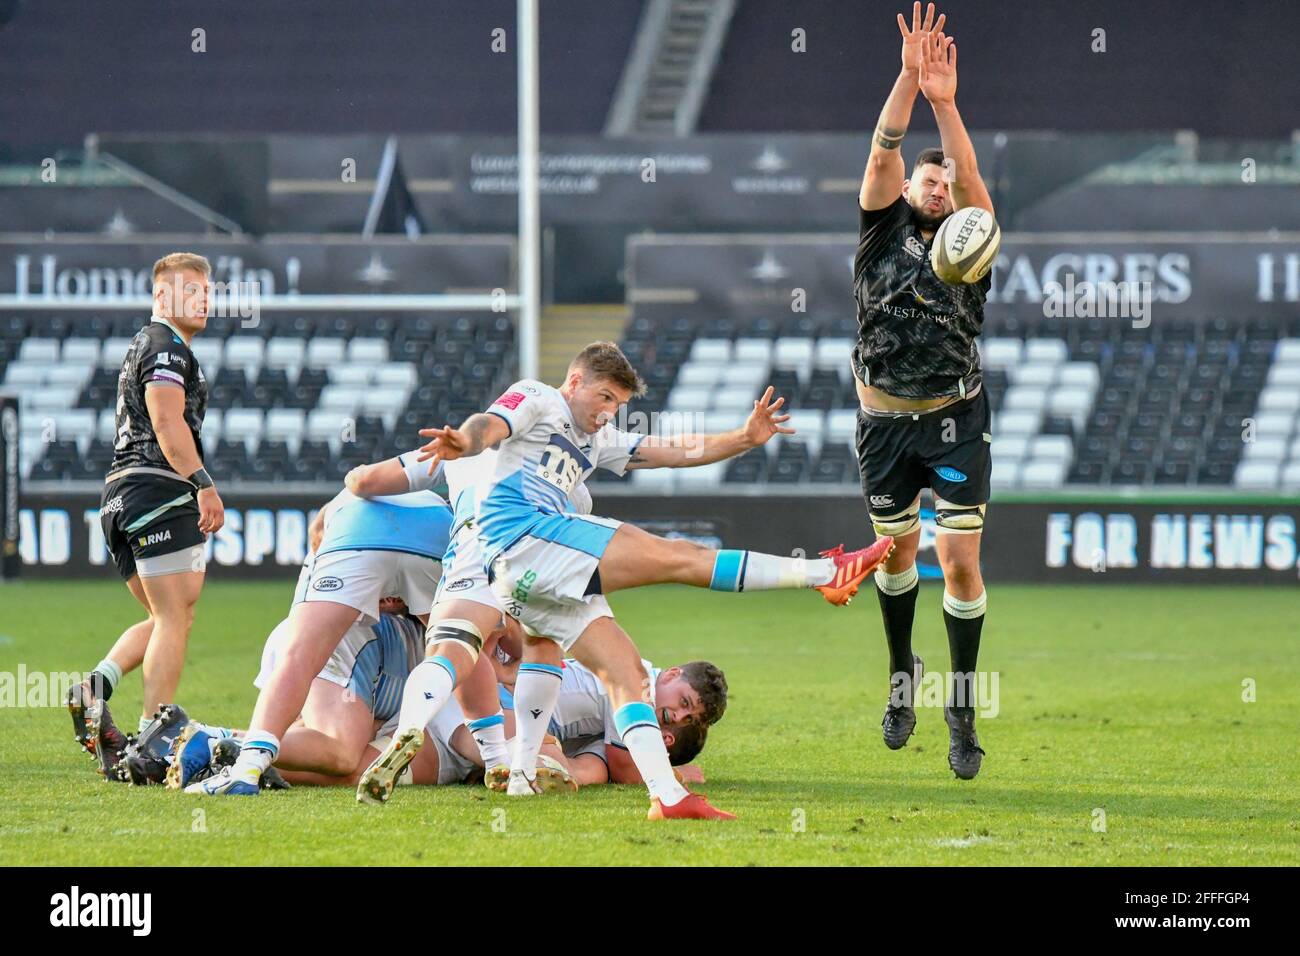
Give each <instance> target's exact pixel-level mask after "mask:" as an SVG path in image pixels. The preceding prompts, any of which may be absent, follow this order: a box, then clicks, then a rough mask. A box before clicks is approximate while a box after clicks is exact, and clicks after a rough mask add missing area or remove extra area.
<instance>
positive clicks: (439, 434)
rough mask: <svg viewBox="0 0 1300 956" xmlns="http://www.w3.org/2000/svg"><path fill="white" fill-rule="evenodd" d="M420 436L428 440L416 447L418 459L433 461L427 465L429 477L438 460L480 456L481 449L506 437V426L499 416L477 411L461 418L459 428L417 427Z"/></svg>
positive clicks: (507, 431) (506, 423)
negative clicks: (465, 417)
mask: <svg viewBox="0 0 1300 956" xmlns="http://www.w3.org/2000/svg"><path fill="white" fill-rule="evenodd" d="M420 434H421V435H422V436H423V437H425V438H428V439H429V443H428V444H427V445H421V446H420V457H419V460H420V461H429V460H430V459H432V460H433V461H432V464H431V465H430V466H429V471H430V473H431V474H432V472H433V469H434V468H435V467H437V464H438V462H440V461H455V460H456V459H457V458H473V457H474V456H475V455H479V454H482V452H483V449H485V448H491V447H492V446H493V445H495V444H496V443H497V442H499V441H503V440H504V439H506V438H509V437H510V425H509V423H508V422H507V421H506V420H505V419H504V418H502V417H501V416H499V415H495V414H493V413H491V412H479V413H478V414H477V415H471V416H470V417H469V418H467V419H465V423H464V424H463V425H461V426H460V428H452V427H451V426H450V425H448V426H447V427H446V428H421V429H420Z"/></svg>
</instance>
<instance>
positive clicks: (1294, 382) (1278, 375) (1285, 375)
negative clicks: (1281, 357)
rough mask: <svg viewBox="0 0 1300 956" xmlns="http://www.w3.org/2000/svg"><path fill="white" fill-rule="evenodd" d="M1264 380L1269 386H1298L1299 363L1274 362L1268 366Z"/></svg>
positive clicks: (1295, 387)
mask: <svg viewBox="0 0 1300 956" xmlns="http://www.w3.org/2000/svg"><path fill="white" fill-rule="evenodd" d="M1265 381H1266V382H1267V383H1268V385H1269V387H1270V388H1271V387H1279V388H1291V389H1297V388H1300V364H1295V365H1281V364H1274V365H1273V366H1272V367H1270V368H1269V370H1268V378H1267V379H1266V380H1265Z"/></svg>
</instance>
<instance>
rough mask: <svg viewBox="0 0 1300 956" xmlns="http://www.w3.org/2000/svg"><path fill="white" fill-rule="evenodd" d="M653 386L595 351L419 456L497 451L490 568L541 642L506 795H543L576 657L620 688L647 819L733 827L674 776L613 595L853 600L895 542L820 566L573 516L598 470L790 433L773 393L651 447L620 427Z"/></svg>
mask: <svg viewBox="0 0 1300 956" xmlns="http://www.w3.org/2000/svg"><path fill="white" fill-rule="evenodd" d="M643 390H644V383H643V382H642V380H641V378H640V376H639V375H638V374H637V372H636V370H635V369H634V368H633V367H632V365H631V363H629V362H628V360H627V358H626V356H624V355H623V353H622V351H621V350H620V349H619V348H618V346H617V345H615V344H613V343H612V342H597V343H594V344H592V345H589V346H587V348H585V349H584V350H583V351H582V352H581V353H579V355H578V356H577V357H576V358H575V359H574V361H573V363H572V364H571V365H570V366H569V370H568V373H567V375H566V377H565V381H564V385H563V386H562V387H561V388H559V389H555V388H552V387H550V386H549V385H546V384H544V383H542V382H539V381H534V380H523V381H520V382H517V383H515V384H514V385H512V386H510V388H508V389H507V390H506V392H505V393H504V394H503V395H502V396H501V397H500V398H498V399H497V400H496V401H495V402H494V403H493V404H492V405H491V407H490V408H489V409H488V410H487V411H486V412H484V413H480V414H476V415H472V416H470V417H469V418H468V419H467V420H466V421H465V423H464V424H463V425H461V426H460V427H459V428H452V427H445V428H432V429H424V430H422V431H421V432H420V434H421V435H424V436H426V437H428V438H430V441H429V443H428V444H427V445H425V446H424V447H423V448H422V449H421V457H423V458H426V459H430V460H432V461H433V462H434V463H435V464H436V463H437V462H451V461H456V460H459V459H464V458H473V457H475V456H478V455H480V454H482V453H483V452H484V451H485V450H486V449H488V448H490V447H492V446H499V450H498V452H497V456H496V463H495V468H494V470H493V474H492V478H491V481H490V482H489V483H487V484H485V485H484V484H481V485H480V486H479V487H478V488H477V495H476V496H477V511H476V514H475V520H476V526H477V530H478V533H479V538H480V541H481V544H482V546H483V551H484V555H483V557H484V567H485V570H486V571H487V573H488V576H489V579H490V581H491V583H492V588H493V591H494V593H495V595H496V597H497V599H498V601H499V602H500V603H501V606H502V608H503V609H504V610H505V611H506V613H508V614H510V615H511V616H512V617H515V618H516V619H518V620H519V621H520V622H521V623H522V624H523V625H524V628H525V631H526V632H527V634H528V640H527V641H526V643H525V645H524V662H523V664H522V665H521V667H520V675H519V680H518V683H517V693H516V695H515V702H516V705H515V716H516V719H517V720H518V721H519V731H518V735H517V740H516V746H515V750H514V753H513V757H512V761H511V768H510V783H509V786H508V789H507V793H509V794H511V795H517V796H525V795H528V794H532V793H536V792H538V789H539V788H538V787H537V786H536V782H535V771H534V769H533V768H534V767H535V766H536V759H535V756H536V753H537V747H538V745H539V743H540V741H541V739H542V736H543V734H544V732H545V730H546V727H547V725H548V723H549V720H550V715H551V711H552V710H553V709H554V707H555V700H556V696H557V694H558V692H559V685H560V679H561V677H562V672H561V671H560V668H559V664H560V661H561V659H562V658H563V655H564V652H566V651H568V652H571V654H572V656H573V657H575V658H577V659H578V660H581V661H582V662H583V663H584V664H586V665H587V666H589V667H590V668H591V670H592V671H593V672H594V673H595V674H597V675H598V676H599V677H600V679H601V682H602V683H603V684H604V685H605V686H606V687H607V688H609V691H610V697H611V701H612V703H613V705H614V706H615V708H616V709H615V723H616V725H617V728H618V731H619V733H620V735H621V737H622V739H623V742H624V743H625V744H626V745H627V747H628V751H629V753H630V754H631V756H632V759H633V760H634V762H635V763H636V765H637V768H638V769H639V770H640V772H641V776H642V778H643V779H644V780H645V782H646V786H647V788H648V790H649V791H650V797H651V803H650V810H649V813H648V816H649V818H650V819H656V820H657V819H690V818H695V819H699V818H706V819H734V817H733V816H732V815H731V814H728V813H725V812H723V811H720V810H717V809H715V808H713V807H711V806H709V804H708V802H707V801H706V800H705V799H704V798H703V797H702V796H701V795H699V794H691V793H690V792H688V791H687V790H686V789H685V788H684V787H683V786H682V785H681V784H680V783H679V782H678V781H677V779H676V778H675V777H674V775H673V773H672V768H671V765H670V763H669V759H668V755H667V752H666V751H665V750H664V746H663V740H662V737H661V734H660V730H659V726H658V722H657V718H656V716H655V712H654V709H653V708H652V707H651V706H650V705H649V704H648V703H647V702H646V701H645V700H643V699H642V694H643V687H644V686H645V684H646V681H647V679H648V678H647V675H646V672H645V668H644V666H643V665H642V663H641V655H640V654H639V653H638V652H637V649H636V646H635V645H634V644H633V643H632V641H631V639H630V638H629V637H628V635H627V633H626V632H624V631H623V629H622V628H621V627H619V626H618V624H616V623H615V621H614V618H613V612H612V611H611V610H610V607H609V603H608V601H606V599H605V595H606V594H610V593H612V592H614V591H619V590H622V589H624V588H631V587H640V586H643V585H647V584H659V583H678V584H689V585H693V586H695V587H707V588H710V589H712V590H718V591H730V592H738V591H743V590H763V589H771V588H816V589H817V590H819V591H821V592H822V594H823V596H824V597H825V598H826V599H827V600H828V601H829V602H831V603H832V604H845V603H847V602H848V600H849V599H850V598H851V597H852V596H853V595H854V594H855V593H856V592H857V588H858V586H859V585H860V584H861V583H862V581H863V580H865V579H866V577H867V576H868V575H869V574H870V573H871V572H873V571H874V570H875V569H876V568H877V567H878V566H879V565H880V564H881V563H882V562H883V561H884V560H885V558H886V557H887V555H888V554H889V551H890V549H891V548H892V546H893V541H892V539H891V538H889V537H887V536H884V537H880V538H878V539H877V541H876V542H875V544H873V545H872V546H871V547H869V548H864V549H862V550H859V551H854V552H851V553H848V554H846V553H844V550H843V547H839V548H835V549H832V550H830V551H826V552H823V553H822V559H821V560H804V559H801V558H789V557H780V556H777V555H769V554H759V553H756V552H751V551H734V550H724V551H716V550H713V549H710V548H704V547H701V546H700V545H697V544H694V543H692V542H688V541H683V540H669V539H665V538H660V537H657V536H655V535H652V534H649V533H648V532H646V531H642V530H640V529H639V528H636V527H634V526H633V525H630V524H624V523H622V522H618V521H613V520H610V519H607V518H597V517H593V516H589V515H581V514H576V513H574V512H575V509H574V504H573V502H574V495H575V492H576V491H577V489H578V488H579V487H581V486H582V484H583V482H584V481H585V479H586V478H587V476H588V475H590V474H591V472H592V471H593V470H594V469H596V468H605V469H607V470H610V471H613V472H615V473H616V474H622V473H623V472H625V471H626V470H628V469H632V468H682V467H690V466H694V465H703V464H708V463H711V462H716V461H722V460H724V459H727V458H730V457H733V456H735V455H739V454H743V453H744V452H746V451H748V450H750V449H751V448H755V447H758V446H760V445H762V444H764V443H766V442H767V441H769V440H770V439H771V438H772V437H773V436H774V435H777V434H790V433H792V429H789V428H782V427H781V425H782V423H783V422H785V421H786V420H787V419H788V416H785V415H781V414H779V410H780V407H781V405H782V402H783V399H780V398H778V399H776V400H775V401H772V389H771V388H768V390H767V391H766V392H765V393H764V395H763V396H762V397H761V398H760V399H757V400H756V401H755V402H754V409H753V411H752V412H751V414H750V416H749V418H748V419H747V420H746V422H745V423H744V425H743V426H742V427H741V428H737V429H735V430H734V431H731V432H725V433H722V434H717V435H682V436H676V437H664V436H648V437H647V436H643V435H636V434H631V433H628V432H624V431H621V430H619V429H617V428H615V427H614V426H613V425H612V424H610V420H611V419H612V418H613V417H614V416H615V415H616V414H617V412H618V410H619V408H620V407H621V406H622V405H624V404H625V403H626V402H627V401H628V400H629V399H630V398H631V397H633V396H634V395H638V394H641V393H642V392H643Z"/></svg>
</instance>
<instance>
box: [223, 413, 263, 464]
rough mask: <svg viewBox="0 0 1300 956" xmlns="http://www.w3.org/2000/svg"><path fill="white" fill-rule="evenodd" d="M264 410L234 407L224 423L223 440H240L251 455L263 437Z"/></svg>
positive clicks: (227, 414)
mask: <svg viewBox="0 0 1300 956" xmlns="http://www.w3.org/2000/svg"><path fill="white" fill-rule="evenodd" d="M263 423H264V412H263V411H262V409H260V408H232V409H231V410H230V411H228V412H226V414H225V419H224V421H223V423H222V429H221V431H222V435H221V437H222V440H223V441H231V442H235V441H240V442H243V443H244V447H245V448H246V449H247V450H248V453H249V454H250V455H251V454H252V453H253V452H255V451H257V445H258V442H260V441H261V439H262V429H263Z"/></svg>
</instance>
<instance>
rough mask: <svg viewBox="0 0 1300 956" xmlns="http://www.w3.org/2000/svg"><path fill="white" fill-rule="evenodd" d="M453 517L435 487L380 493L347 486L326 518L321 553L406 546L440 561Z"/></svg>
mask: <svg viewBox="0 0 1300 956" xmlns="http://www.w3.org/2000/svg"><path fill="white" fill-rule="evenodd" d="M451 523H452V510H451V508H450V506H448V504H447V502H446V501H444V500H443V499H442V497H441V496H440V495H436V494H434V493H433V492H432V491H416V492H411V493H408V494H404V495H388V496H384V497H378V498H358V497H357V496H356V495H353V494H351V493H350V492H346V491H345V492H343V493H342V495H340V496H339V499H338V504H337V505H336V506H335V507H334V510H333V511H332V512H331V513H330V515H329V518H328V519H327V520H326V522H325V534H324V538H323V539H322V540H321V546H320V550H319V551H318V552H317V553H318V554H329V553H330V552H332V551H402V552H405V553H407V554H418V555H420V556H421V557H425V558H433V559H435V560H437V561H441V560H442V556H443V553H444V552H446V550H447V541H448V540H449V538H450V536H451Z"/></svg>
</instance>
